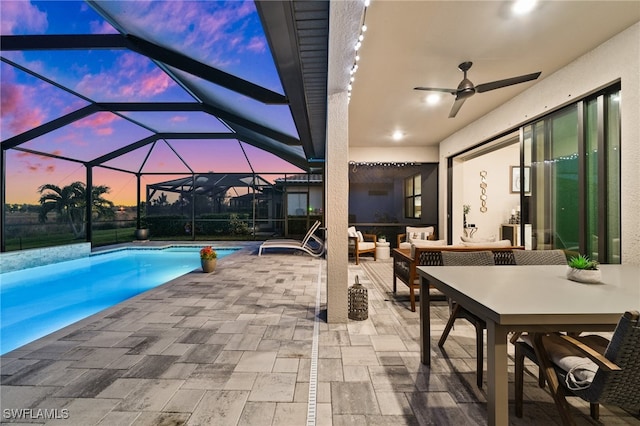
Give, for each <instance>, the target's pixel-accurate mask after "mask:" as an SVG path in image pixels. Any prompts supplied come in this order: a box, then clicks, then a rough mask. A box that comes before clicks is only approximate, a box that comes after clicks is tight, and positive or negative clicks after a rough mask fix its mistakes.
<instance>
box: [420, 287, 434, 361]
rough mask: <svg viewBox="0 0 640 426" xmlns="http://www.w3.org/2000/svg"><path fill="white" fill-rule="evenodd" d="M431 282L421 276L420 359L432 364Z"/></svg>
mask: <svg viewBox="0 0 640 426" xmlns="http://www.w3.org/2000/svg"><path fill="white" fill-rule="evenodd" d="M430 305H431V303H430V296H429V282H428V281H427V280H426V279H424V278H422V277H420V361H421V362H422V363H423V364H425V365H431V315H430V309H429V306H430Z"/></svg>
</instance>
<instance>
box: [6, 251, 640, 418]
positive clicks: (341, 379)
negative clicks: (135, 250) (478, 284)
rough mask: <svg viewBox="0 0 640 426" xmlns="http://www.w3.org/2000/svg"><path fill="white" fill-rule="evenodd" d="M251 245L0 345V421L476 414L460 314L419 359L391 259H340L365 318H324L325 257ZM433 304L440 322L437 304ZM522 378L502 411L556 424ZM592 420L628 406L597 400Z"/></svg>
mask: <svg viewBox="0 0 640 426" xmlns="http://www.w3.org/2000/svg"><path fill="white" fill-rule="evenodd" d="M256 248H257V245H256V244H247V245H246V247H245V249H243V250H241V251H240V252H238V253H236V254H233V255H231V256H229V257H226V258H224V259H221V260H220V261H219V262H218V268H217V269H216V271H215V272H214V273H212V274H205V273H202V272H200V271H194V272H192V273H189V274H187V275H184V276H182V277H180V278H178V279H175V280H173V281H171V282H169V283H167V284H165V285H162V286H160V287H157V288H155V289H153V290H151V291H148V292H147V293H144V294H142V295H139V296H137V297H134V298H132V299H130V300H128V301H125V302H123V303H121V304H119V305H117V306H114V307H112V308H110V309H107V310H105V311H103V312H101V313H99V314H96V315H93V316H91V317H89V318H87V319H85V320H82V321H80V322H78V323H76V324H73V325H71V326H69V327H66V328H65V329H63V330H60V331H58V332H56V333H53V334H52V335H50V336H47V337H45V338H43V339H40V340H38V341H36V342H33V343H31V344H29V345H27V346H24V347H22V348H20V349H18V350H15V351H13V352H11V353H9V354H6V355H5V356H3V357H2V358H1V360H0V362H1V365H0V374H1V387H0V401H1V404H2V407H1V408H2V410H1V411H0V412H1V418H0V422H7V423H13V424H29V425H33V424H47V425H65V426H71V425H79V426H80V425H81V426H87V425H181V424H188V425H225V426H226V425H305V424H314V422H313V420H314V419H315V424H317V425H336V426H338V425H393V426H398V425H404V424H406V425H426V424H436V425H448V424H464V425H473V424H478V425H483V424H486V408H485V405H486V404H485V393H484V391H483V390H479V389H477V387H476V386H475V340H474V339H475V334H474V330H473V328H472V327H471V326H467V325H464V324H463V323H462V322H461V324H460V325H458V324H457V325H456V327H455V329H454V331H453V332H452V334H451V336H450V338H449V339H448V340H447V344H446V352H445V351H442V352H441V351H434V352H433V353H432V357H433V361H432V366H431V368H430V369H429V368H426V367H424V366H422V365H421V364H420V360H419V346H418V340H419V324H418V318H419V317H418V313H412V312H410V311H409V310H408V309H407V306H408V291H405V289H400V291H399V293H398V294H397V295H393V294H392V293H391V292H390V289H391V275H390V274H391V272H390V267H389V269H388V271H389V272H388V274H389V275H388V279H387V278H385V275H384V274H385V273H386V272H384V270H382V272H380V274H379V276H377V277H373V278H374V280H372V279H371V278H370V277H369V276H368V275H367V274H366V272H365V270H364V269H363V267H360V266H355V265H353V264H352V265H350V271H349V274H350V283H349V285H350V284H351V283H353V282H354V281H355V275H358V276H359V277H360V282H361V283H363V284H364V285H365V286H367V288H368V289H369V318H368V319H367V320H365V321H349V323H347V324H327V323H326V322H325V321H324V320H323V318H324V315H323V313H322V312H321V309H322V308H324V301H325V290H326V288H325V286H326V279H325V276H324V270H325V260H323V259H315V258H311V257H309V256H305V255H299V254H288V253H273V254H266V255H264V256H261V257H258V256H256V252H257V250H256ZM364 262H367V260H364ZM365 267H366V266H365ZM345 285H347V283H345ZM318 295H319V297H320V299H319V302H318V303H317V299H318ZM319 309H320V310H319ZM318 312H320V314H318ZM434 313H435V315H437V316H438V320H433V321H432V324H433V326H434V328H436V329H440V330H441V329H442V327H444V323H445V319H446V316H447V313H448V309H447V306H446V305H445V304H440V305H439V306H436V307H435V308H434ZM434 334H435V335H437V334H438V333H437V330H436V333H434ZM316 354H317V355H316ZM531 370H532V371H534V372H535V369H533V368H532V369H531ZM526 380H527V382H526V385H525V398H526V401H525V418H523V419H515V417H514V415H513V411H512V412H511V415H512V417H513V419H512V421H511V424H515V425H534V424H544V425H553V424H560V423H559V418H558V416H557V414H556V411H555V407H554V406H553V402H552V400H551V397H550V396H549V394H548V393H547V392H546V391H545V390H542V389H539V388H538V387H537V385H536V379H535V377H533V376H529V377H527V378H526ZM572 404H576V405H575V406H576V407H577V410H576V411H575V413H576V414H577V419H576V421H577V422H578V423H579V424H598V423H597V422H593V421H591V420H590V419H589V417H588V406H587V405H586V404H580V403H578V402H574V401H573V399H572ZM20 409H23V410H22V411H20ZM26 409H30V410H31V411H25V410H26ZM11 410H18V411H11ZM39 410H40V411H39ZM42 410H47V411H42ZM512 410H513V408H512ZM578 410H579V413H578ZM18 413H20V414H22V415H23V417H22V418H18V416H17V414H18ZM24 416H27V417H28V418H26V419H25V418H24ZM45 416H48V417H57V418H49V419H48V420H47V419H46V418H45ZM601 423H602V424H640V420H638V418H635V417H633V416H630V415H629V414H627V413H625V412H623V411H620V410H615V409H613V410H609V409H607V408H605V407H603V408H602V409H601Z"/></svg>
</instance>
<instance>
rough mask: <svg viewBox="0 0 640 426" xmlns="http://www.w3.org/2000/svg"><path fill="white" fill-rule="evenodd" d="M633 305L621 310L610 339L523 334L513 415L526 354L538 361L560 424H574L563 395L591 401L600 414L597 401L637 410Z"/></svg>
mask: <svg viewBox="0 0 640 426" xmlns="http://www.w3.org/2000/svg"><path fill="white" fill-rule="evenodd" d="M639 317H640V314H638V312H637V311H629V312H625V314H624V315H623V316H622V317H621V318H620V321H619V322H618V325H617V327H616V329H615V331H614V332H613V335H612V338H611V340H610V341H608V340H607V339H604V338H602V337H601V336H583V337H571V336H565V335H562V334H558V333H552V334H540V333H536V334H533V335H523V336H522V337H521V339H520V340H519V341H518V342H516V344H515V348H516V352H515V402H516V416H517V417H522V396H523V386H524V380H523V376H524V358H525V357H527V358H529V359H530V360H532V361H533V362H535V363H536V364H538V365H540V367H541V368H542V370H543V371H544V374H545V377H546V379H547V381H548V382H549V389H550V391H551V395H552V396H553V399H554V402H555V404H556V407H557V408H558V411H559V413H560V417H561V418H562V422H563V424H567V425H571V424H574V422H573V419H572V418H571V413H570V411H569V404H568V403H567V401H566V399H565V395H569V396H577V397H580V398H582V399H583V400H585V401H587V402H589V403H590V406H591V417H593V418H594V419H596V420H597V419H598V416H599V404H611V405H615V406H619V407H622V408H625V409H628V410H630V411H631V412H632V413H634V414H637V413H638V411H639V410H640V356H639V353H638V352H639V349H640V327H639V325H638V319H639Z"/></svg>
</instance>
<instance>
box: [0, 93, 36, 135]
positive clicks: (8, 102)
mask: <svg viewBox="0 0 640 426" xmlns="http://www.w3.org/2000/svg"><path fill="white" fill-rule="evenodd" d="M30 90H32V88H29V87H27V86H23V85H18V84H15V83H12V82H8V81H3V82H2V86H1V87H0V98H1V99H0V109H1V112H0V116H1V117H2V126H3V127H4V126H7V129H8V130H10V131H11V132H12V133H14V134H19V133H22V132H24V131H26V130H29V129H31V128H33V127H37V126H39V125H40V124H42V123H43V122H44V120H45V113H44V112H43V111H42V109H41V108H40V107H38V106H35V105H30V104H29V102H28V99H29V96H28V95H27V92H28V91H30Z"/></svg>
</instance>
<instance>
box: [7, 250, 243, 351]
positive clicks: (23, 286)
mask: <svg viewBox="0 0 640 426" xmlns="http://www.w3.org/2000/svg"><path fill="white" fill-rule="evenodd" d="M200 248H201V247H195V246H194V247H171V248H165V249H125V250H119V251H114V252H109V253H104V254H94V255H92V256H89V257H86V258H83V259H77V260H71V261H67V262H60V263H56V264H52V265H46V266H40V267H36V268H31V269H25V270H22V271H15V272H7V273H4V274H0V354H5V353H7V352H9V351H12V350H13V349H16V348H18V347H20V346H22V345H25V344H27V343H29V342H32V341H33V340H36V339H38V338H40V337H42V336H46V335H47V334H49V333H52V332H54V331H56V330H59V329H61V328H63V327H65V326H67V325H69V324H72V323H74V322H76V321H79V320H81V319H83V318H86V317H88V316H90V315H92V314H95V313H96V312H100V311H101V310H103V309H106V308H108V307H111V306H113V305H115V304H117V303H119V302H122V301H123V300H126V299H129V298H131V297H133V296H135V295H138V294H140V293H143V292H145V291H147V290H149V289H152V288H154V287H156V286H158V285H160V284H163V283H166V282H168V281H170V280H172V279H174V278H177V277H179V276H181V275H184V274H186V273H188V272H190V271H192V270H194V269H197V268H200V256H199V253H198V252H199V250H200ZM235 250H236V249H216V252H217V253H218V259H220V258H222V257H224V256H226V255H228V254H231V253H232V252H233V251H235Z"/></svg>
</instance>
